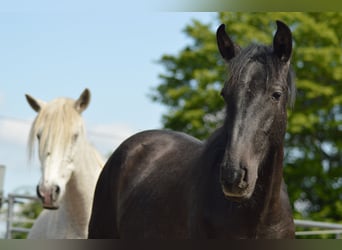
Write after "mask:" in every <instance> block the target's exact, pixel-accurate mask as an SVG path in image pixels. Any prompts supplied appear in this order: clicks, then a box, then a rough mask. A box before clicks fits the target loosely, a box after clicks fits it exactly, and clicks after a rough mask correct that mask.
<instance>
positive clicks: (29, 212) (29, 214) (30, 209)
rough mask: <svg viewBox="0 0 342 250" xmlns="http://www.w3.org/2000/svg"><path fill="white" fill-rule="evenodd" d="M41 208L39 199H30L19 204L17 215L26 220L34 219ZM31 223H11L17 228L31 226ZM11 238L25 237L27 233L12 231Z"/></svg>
mask: <svg viewBox="0 0 342 250" xmlns="http://www.w3.org/2000/svg"><path fill="white" fill-rule="evenodd" d="M42 210H43V208H42V204H41V202H40V201H30V202H28V203H24V204H22V205H21V206H20V212H18V214H19V217H20V218H22V219H24V220H26V219H29V220H32V221H33V220H35V219H36V218H37V217H38V215H39V214H40V213H41V211H42ZM32 225H33V223H32V222H16V223H14V224H13V226H14V227H19V228H31V227H32ZM12 238H13V239H26V238H27V233H22V232H14V233H12Z"/></svg>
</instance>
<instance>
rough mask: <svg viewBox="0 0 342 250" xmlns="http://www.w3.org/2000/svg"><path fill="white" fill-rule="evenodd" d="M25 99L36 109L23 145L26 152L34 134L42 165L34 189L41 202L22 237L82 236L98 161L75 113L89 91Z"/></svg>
mask: <svg viewBox="0 0 342 250" xmlns="http://www.w3.org/2000/svg"><path fill="white" fill-rule="evenodd" d="M26 99H27V101H28V103H29V104H30V106H31V107H32V108H33V109H34V110H35V111H36V112H38V115H37V117H36V118H35V120H34V122H33V125H32V127H31V131H30V136H29V143H28V149H29V153H30V157H32V155H33V151H34V150H33V149H34V143H35V139H36V138H37V139H38V149H39V159H40V163H41V170H42V178H41V181H40V183H39V185H38V186H37V194H38V196H39V197H40V198H41V200H42V204H43V207H44V208H45V209H43V211H42V212H41V214H40V215H39V216H38V218H37V220H36V221H35V223H34V225H33V227H32V229H31V230H30V233H29V235H28V238H32V239H59V238H87V234H88V232H87V229H88V222H89V217H90V212H91V207H92V201H93V194H94V190H95V185H96V182H97V179H98V176H99V173H100V171H101V169H102V167H103V165H104V160H103V158H102V156H100V154H99V153H98V152H97V151H96V150H95V149H94V148H93V147H92V146H91V145H90V144H89V143H88V141H87V138H86V133H85V128H84V124H83V119H82V117H81V113H82V111H84V110H85V109H86V108H87V106H88V104H89V101H90V91H89V90H88V89H85V90H84V91H83V93H82V94H81V96H80V97H79V98H78V99H77V100H76V101H75V100H72V99H69V98H57V99H55V100H53V101H51V102H48V103H45V102H44V101H41V100H38V99H35V98H33V97H31V96H29V95H26Z"/></svg>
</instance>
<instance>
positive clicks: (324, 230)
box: [5, 194, 342, 239]
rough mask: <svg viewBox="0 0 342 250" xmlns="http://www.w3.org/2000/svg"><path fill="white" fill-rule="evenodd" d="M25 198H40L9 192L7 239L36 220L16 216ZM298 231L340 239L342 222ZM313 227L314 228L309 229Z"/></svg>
mask: <svg viewBox="0 0 342 250" xmlns="http://www.w3.org/2000/svg"><path fill="white" fill-rule="evenodd" d="M23 200H26V202H27V201H28V200H31V201H36V200H38V198H37V197H35V196H27V195H17V194H9V195H8V198H7V200H5V202H7V203H8V209H7V219H6V236H5V237H6V239H11V238H12V234H13V233H14V232H24V233H28V232H29V230H30V229H29V228H21V227H15V226H13V224H14V223H20V222H22V223H27V222H34V221H33V220H28V219H22V218H18V217H17V216H15V204H23V203H25V202H24V201H23ZM294 222H295V225H296V228H297V231H296V236H309V235H311V236H312V235H327V234H329V235H335V238H336V239H340V238H341V237H342V224H337V223H328V222H320V221H309V220H294ZM298 228H304V229H306V230H303V231H298ZM307 229H312V230H307Z"/></svg>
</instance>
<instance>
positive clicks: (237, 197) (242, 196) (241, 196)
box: [222, 185, 252, 202]
mask: <svg viewBox="0 0 342 250" xmlns="http://www.w3.org/2000/svg"><path fill="white" fill-rule="evenodd" d="M222 192H223V194H224V197H225V198H226V199H228V200H231V201H234V202H244V201H246V200H248V199H249V198H251V196H252V193H251V192H249V191H248V190H247V189H244V190H239V191H234V192H233V191H231V190H228V189H227V187H225V186H224V185H222Z"/></svg>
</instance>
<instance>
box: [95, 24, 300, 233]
mask: <svg viewBox="0 0 342 250" xmlns="http://www.w3.org/2000/svg"><path fill="white" fill-rule="evenodd" d="M217 43H218V48H219V51H220V53H221V55H222V57H223V58H224V59H225V61H227V62H229V66H230V78H229V80H228V81H227V82H226V83H225V86H224V88H223V90H222V93H221V94H222V96H223V98H224V100H225V102H226V104H227V106H226V119H225V122H224V125H223V126H222V127H221V128H219V129H218V130H217V131H216V132H214V133H213V135H211V136H210V137H209V138H208V139H207V140H206V141H205V142H201V141H199V140H197V139H195V138H193V137H191V136H189V135H186V134H183V133H179V132H172V131H167V130H150V131H144V132H141V133H138V134H136V135H133V136H132V137H130V138H128V139H127V140H126V141H125V142H123V143H122V144H121V145H120V146H119V147H118V149H117V150H116V151H115V152H114V153H113V154H112V156H111V157H110V159H109V160H108V162H107V163H106V165H105V167H104V169H103V171H102V173H101V175H100V178H99V180H98V183H97V187H96V191H95V197H94V203H93V209H92V215H91V220H90V224H89V238H171V239H173V238H235V239H240V238H294V229H295V228H294V222H293V217H292V210H291V206H290V203H289V199H288V195H287V191H286V186H285V183H284V181H283V169H282V168H283V167H282V164H283V155H284V153H283V144H284V143H283V142H284V136H285V130H286V123H287V113H286V104H287V103H289V102H292V100H293V99H294V92H295V86H294V83H293V81H292V73H291V69H290V58H291V52H292V35H291V31H290V29H289V28H288V27H287V26H286V25H285V24H284V23H282V22H280V21H277V32H276V34H275V35H274V38H273V46H264V45H251V46H249V47H248V48H245V49H240V48H239V47H238V46H236V45H234V44H233V42H232V41H231V39H230V38H229V36H228V35H227V34H226V32H225V26H224V25H221V26H220V27H219V28H218V30H217Z"/></svg>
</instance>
